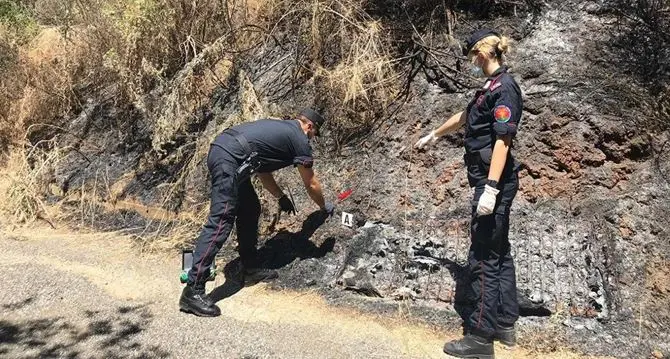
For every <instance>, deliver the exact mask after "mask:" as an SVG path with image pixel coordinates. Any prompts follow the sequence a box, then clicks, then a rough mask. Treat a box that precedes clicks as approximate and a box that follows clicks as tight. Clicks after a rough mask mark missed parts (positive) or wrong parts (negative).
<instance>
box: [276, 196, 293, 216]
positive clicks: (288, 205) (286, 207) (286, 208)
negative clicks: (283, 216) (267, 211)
mask: <svg viewBox="0 0 670 359" xmlns="http://www.w3.org/2000/svg"><path fill="white" fill-rule="evenodd" d="M279 210H280V211H282V212H288V213H289V214H291V213H293V214H295V206H294V205H293V202H291V200H290V199H289V198H288V196H286V195H283V196H281V198H279Z"/></svg>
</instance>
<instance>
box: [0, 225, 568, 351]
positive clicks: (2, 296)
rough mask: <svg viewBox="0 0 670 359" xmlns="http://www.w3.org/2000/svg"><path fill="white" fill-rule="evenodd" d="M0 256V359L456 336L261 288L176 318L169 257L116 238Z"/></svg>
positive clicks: (47, 235)
mask: <svg viewBox="0 0 670 359" xmlns="http://www.w3.org/2000/svg"><path fill="white" fill-rule="evenodd" d="M0 252H1V253H2V260H1V261H0V269H1V270H2V278H3V283H2V287H3V288H2V291H0V313H1V316H0V318H1V319H0V356H2V357H9V358H34V357H66V358H80V357H81V358H90V357H93V358H128V357H142V358H153V357H171V358H185V357H193V356H196V355H197V357H200V358H246V359H251V358H446V357H447V356H446V355H444V354H442V351H441V348H442V345H443V343H444V341H445V339H449V338H455V337H456V336H457V335H458V333H440V332H436V331H435V330H433V329H431V328H428V327H425V326H419V325H416V324H410V323H407V322H406V321H403V320H402V319H394V318H378V317H375V316H372V315H368V314H361V313H359V312H357V311H355V310H353V309H350V310H347V309H341V308H333V307H329V306H328V305H327V304H326V303H325V302H324V301H323V300H322V299H321V298H320V297H319V296H318V295H317V294H315V293H311V292H288V291H284V292H278V291H273V290H269V289H267V288H266V287H265V286H264V285H256V286H252V287H246V288H243V289H242V290H241V291H239V292H237V293H236V294H234V295H233V296H231V297H229V298H226V299H224V300H222V301H220V302H219V305H220V307H221V310H222V312H223V315H222V316H221V317H218V318H198V317H195V316H192V315H187V314H183V313H180V312H179V311H178V309H177V301H178V297H179V294H180V291H181V288H182V287H181V285H180V284H179V282H178V280H177V278H178V274H179V270H178V267H179V258H178V255H177V254H175V255H173V256H168V255H156V254H142V255H138V254H137V253H136V252H135V251H134V249H133V246H132V244H131V242H130V240H128V239H126V238H123V237H119V236H115V235H113V234H90V235H82V234H72V233H67V232H56V231H51V230H49V231H47V230H41V231H37V230H33V231H22V232H15V233H5V234H0ZM220 277H221V276H220ZM223 280H224V279H223V278H217V281H216V282H215V283H214V284H213V285H211V284H210V288H209V289H211V288H213V286H214V285H215V286H220V285H221V284H222V283H223ZM497 357H498V358H534V357H537V355H534V354H531V353H527V352H526V351H524V350H523V349H521V348H517V349H515V350H513V351H509V350H504V349H502V348H497ZM542 357H543V358H578V357H580V356H579V355H577V354H573V353H569V352H560V353H556V354H552V355H542Z"/></svg>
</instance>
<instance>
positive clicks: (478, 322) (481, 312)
mask: <svg viewBox="0 0 670 359" xmlns="http://www.w3.org/2000/svg"><path fill="white" fill-rule="evenodd" d="M479 270H481V271H482V274H481V279H482V290H481V291H480V292H479V295H480V296H481V298H482V300H481V302H480V303H481V304H480V307H479V319H478V320H477V327H476V328H477V329H479V327H480V324H481V323H482V314H483V313H484V267H483V266H482V261H479Z"/></svg>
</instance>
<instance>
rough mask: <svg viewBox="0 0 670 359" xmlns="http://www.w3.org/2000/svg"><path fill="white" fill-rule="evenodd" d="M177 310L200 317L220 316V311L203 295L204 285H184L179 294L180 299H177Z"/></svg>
mask: <svg viewBox="0 0 670 359" xmlns="http://www.w3.org/2000/svg"><path fill="white" fill-rule="evenodd" d="M179 309H181V310H182V311H184V312H186V313H193V314H195V315H197V316H200V317H216V316H219V315H221V309H219V307H217V306H216V304H214V303H212V301H211V300H210V299H209V298H208V297H207V295H205V285H204V284H195V285H192V284H188V285H186V287H185V288H184V291H183V292H181V298H179Z"/></svg>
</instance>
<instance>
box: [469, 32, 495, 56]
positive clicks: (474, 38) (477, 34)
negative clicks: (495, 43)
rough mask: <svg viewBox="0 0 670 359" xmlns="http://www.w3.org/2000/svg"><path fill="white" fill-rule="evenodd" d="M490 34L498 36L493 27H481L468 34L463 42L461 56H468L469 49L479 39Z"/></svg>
mask: <svg viewBox="0 0 670 359" xmlns="http://www.w3.org/2000/svg"><path fill="white" fill-rule="evenodd" d="M491 35H495V36H498V37H500V33H499V32H497V31H495V30H493V29H481V30H479V31H477V32H475V33H473V34H472V35H470V38H469V39H468V40H466V41H465V43H463V56H468V54H469V53H470V50H472V48H473V47H475V45H476V44H477V43H478V42H479V40H481V39H483V38H485V37H488V36H491Z"/></svg>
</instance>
